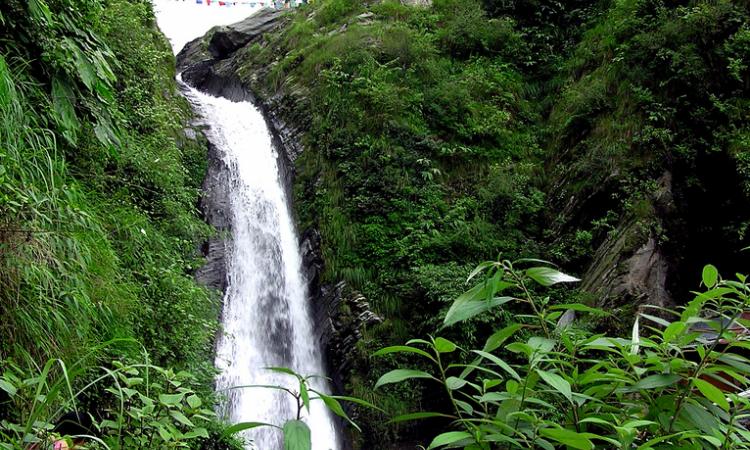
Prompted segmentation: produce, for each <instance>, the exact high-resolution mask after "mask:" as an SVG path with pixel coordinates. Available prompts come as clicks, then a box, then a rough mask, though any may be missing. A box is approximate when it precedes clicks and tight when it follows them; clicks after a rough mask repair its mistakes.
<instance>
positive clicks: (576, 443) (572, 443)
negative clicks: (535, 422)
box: [539, 428, 594, 450]
mask: <svg viewBox="0 0 750 450" xmlns="http://www.w3.org/2000/svg"><path fill="white" fill-rule="evenodd" d="M539 433H540V434H541V435H542V436H544V437H547V438H549V439H552V440H553V441H557V442H559V443H561V444H564V445H567V446H568V447H572V448H576V449H579V450H591V449H593V448H594V444H593V443H592V442H591V440H590V439H589V438H588V437H587V436H588V433H586V434H584V433H576V432H575V431H571V430H566V429H565V428H542V429H541V430H539Z"/></svg>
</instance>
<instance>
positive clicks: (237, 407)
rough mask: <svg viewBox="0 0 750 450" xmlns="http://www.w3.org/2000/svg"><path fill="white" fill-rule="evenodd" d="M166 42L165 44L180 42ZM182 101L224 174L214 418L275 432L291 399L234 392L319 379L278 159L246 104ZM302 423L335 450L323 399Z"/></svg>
mask: <svg viewBox="0 0 750 450" xmlns="http://www.w3.org/2000/svg"><path fill="white" fill-rule="evenodd" d="M157 6H158V3H157ZM156 10H157V17H158V19H159V23H160V26H161V27H162V29H163V30H165V31H167V30H169V29H180V30H181V32H182V33H184V30H185V28H186V27H185V24H186V23H185V18H184V17H183V18H180V19H179V20H180V22H181V24H182V26H181V27H170V26H165V24H164V23H163V22H164V21H169V20H170V19H173V17H171V16H169V15H167V14H159V11H160V10H159V9H158V8H157V9H156ZM187 23H188V24H189V19H188V21H187ZM166 25H169V24H166ZM203 31H204V30H201V29H196V30H195V32H196V33H201V32H203ZM169 37H171V38H173V42H174V40H175V39H183V38H182V37H177V38H175V37H173V36H169ZM183 93H184V94H185V96H186V97H187V98H188V100H189V101H190V103H191V104H192V105H193V108H194V109H195V111H196V113H197V114H198V115H199V116H201V117H202V118H203V120H204V122H205V123H206V125H208V128H207V130H206V136H207V138H208V139H209V140H210V141H211V143H212V144H213V145H214V146H215V147H216V148H217V150H218V153H219V154H220V155H221V156H222V157H223V159H224V163H225V166H226V167H227V170H228V171H229V173H228V179H229V180H230V186H229V189H228V190H229V197H230V198H229V203H230V210H231V224H232V227H231V228H232V229H231V239H229V243H228V251H227V281H228V287H227V290H226V292H225V295H224V307H223V313H222V329H223V332H222V333H221V335H220V337H219V340H218V343H217V354H216V367H217V368H218V369H219V370H220V371H221V373H220V375H219V377H218V379H217V389H218V390H219V392H220V393H225V394H226V401H225V402H223V404H222V405H220V406H219V408H218V409H219V413H220V415H221V416H222V417H223V418H225V419H226V420H227V421H229V422H230V423H237V422H266V423H270V424H273V425H277V426H282V425H283V423H284V422H285V421H286V420H289V419H294V418H296V416H297V406H296V401H295V400H294V398H293V397H292V396H290V395H289V394H288V393H286V392H282V391H279V390H273V389H268V388H237V387H238V386H247V385H276V386H284V387H287V388H289V389H291V390H294V391H297V390H299V384H298V382H297V380H296V379H295V378H294V377H291V376H289V375H286V374H280V373H275V372H273V371H269V370H267V369H266V368H267V367H287V368H290V369H292V370H294V371H295V372H297V373H299V374H302V375H323V374H324V369H323V364H322V358H321V349H320V348H319V346H318V343H317V341H316V339H315V337H314V334H313V329H312V328H313V327H312V325H311V320H312V319H311V314H310V311H309V308H308V305H307V303H306V298H307V293H306V281H305V279H304V276H303V275H302V273H301V257H300V253H299V245H298V239H297V235H296V231H295V229H294V223H293V221H292V217H291V213H290V209H289V204H288V199H287V198H286V192H285V189H284V185H283V182H282V177H281V175H280V172H279V167H278V164H277V162H278V154H277V152H276V149H275V148H274V145H273V141H272V138H271V135H270V133H269V130H268V128H267V125H266V122H265V120H264V117H263V115H262V114H261V112H260V111H259V110H258V109H257V108H256V107H255V106H254V105H253V104H252V103H249V102H232V101H230V100H227V99H225V98H219V97H214V96H211V95H207V94H205V93H202V92H199V91H197V90H195V89H193V88H191V87H189V86H184V89H183ZM312 384H313V387H314V388H316V389H318V390H322V391H325V390H326V389H327V386H326V385H327V383H326V382H325V381H321V380H320V379H316V380H314V381H313V383H312ZM302 420H303V421H305V422H306V423H307V424H308V426H309V427H310V429H311V435H312V448H313V450H339V443H338V438H337V434H336V431H335V426H334V422H333V419H332V417H331V414H330V412H329V411H328V410H327V409H326V408H325V406H324V405H323V403H322V401H320V400H318V401H313V402H312V404H311V409H310V412H309V413H308V412H307V411H305V410H303V413H302ZM246 433H247V434H246V437H247V438H249V439H250V440H252V442H251V443H249V444H248V446H247V448H248V449H257V450H282V449H283V436H282V433H281V431H280V430H278V429H276V428H270V427H263V428H256V429H253V430H249V431H248V432H246Z"/></svg>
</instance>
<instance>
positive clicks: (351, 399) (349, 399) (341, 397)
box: [315, 391, 385, 413]
mask: <svg viewBox="0 0 750 450" xmlns="http://www.w3.org/2000/svg"><path fill="white" fill-rule="evenodd" d="M315 393H316V394H317V393H318V392H317V391H315ZM330 397H331V398H335V399H336V400H342V401H345V402H352V403H356V404H357V405H362V406H366V407H367V408H372V409H376V410H378V411H380V412H383V413H384V412H385V411H383V410H382V409H381V408H379V407H377V406H375V405H373V404H372V403H370V402H368V401H366V400H362V399H361V398H356V397H347V396H345V395H331V396H330Z"/></svg>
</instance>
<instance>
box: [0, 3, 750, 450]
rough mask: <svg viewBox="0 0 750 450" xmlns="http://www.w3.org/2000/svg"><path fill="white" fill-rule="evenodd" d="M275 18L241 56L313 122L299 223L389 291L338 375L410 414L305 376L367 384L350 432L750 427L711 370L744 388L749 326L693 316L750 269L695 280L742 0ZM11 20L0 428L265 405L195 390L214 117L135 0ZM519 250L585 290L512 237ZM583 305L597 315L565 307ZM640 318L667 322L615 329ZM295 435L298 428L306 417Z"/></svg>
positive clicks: (456, 434) (213, 302) (749, 33)
mask: <svg viewBox="0 0 750 450" xmlns="http://www.w3.org/2000/svg"><path fill="white" fill-rule="evenodd" d="M285 20H286V22H285V24H284V26H283V27H282V28H281V29H278V30H275V31H273V32H271V33H269V34H268V35H266V36H265V37H264V39H262V40H261V41H260V42H256V43H255V44H253V45H252V46H249V47H247V48H245V49H242V50H241V51H240V52H239V54H238V56H237V57H236V60H235V61H234V62H235V63H236V64H237V67H239V69H238V76H239V77H240V78H241V79H242V80H243V81H244V82H246V83H247V84H248V85H249V86H251V87H252V88H253V89H254V91H255V93H256V94H258V96H259V97H260V98H261V99H274V101H276V100H279V99H282V100H281V101H287V104H285V106H289V108H290V112H291V113H292V117H295V118H297V119H300V118H301V120H298V122H299V123H297V125H298V126H299V127H300V128H301V130H302V131H303V144H304V147H305V151H304V152H303V153H302V155H301V156H300V157H299V158H298V159H297V161H296V162H295V164H296V174H297V177H296V180H295V186H294V191H295V201H296V209H297V212H298V219H299V222H300V225H301V226H300V228H301V229H304V228H316V229H318V230H319V231H320V233H321V236H322V253H323V258H324V261H325V273H324V274H323V277H322V278H323V280H322V281H323V282H331V283H333V282H337V281H339V280H344V281H346V282H347V284H348V285H349V289H354V290H357V291H360V292H362V293H363V294H364V295H365V296H366V298H367V299H368V301H369V302H370V304H371V305H372V307H373V309H374V310H375V312H376V313H377V314H378V315H379V316H380V317H381V318H382V319H383V320H382V322H381V323H379V324H378V325H375V326H373V327H371V328H370V329H367V330H364V331H363V336H362V339H361V340H360V341H359V343H358V347H357V351H356V354H354V355H351V361H350V362H351V363H352V365H351V370H350V372H349V374H348V377H347V379H346V380H344V381H345V383H346V389H347V391H348V393H349V394H351V395H353V396H354V397H358V398H363V399H365V400H362V401H354V403H358V404H359V405H363V406H367V405H371V404H375V405H378V406H379V407H382V408H383V409H384V410H386V411H387V412H388V413H389V414H394V415H396V416H398V417H397V418H396V419H394V420H393V421H391V422H386V419H385V417H386V416H385V415H383V414H381V411H379V410H378V409H377V408H370V407H366V408H358V409H356V410H354V411H350V410H346V412H345V411H344V408H343V407H342V406H341V405H340V404H339V400H346V401H353V400H352V399H351V398H349V397H335V396H326V395H325V394H320V393H313V397H310V392H311V391H310V390H309V388H308V386H307V378H304V377H300V376H298V375H296V374H293V373H292V374H290V376H296V377H297V378H298V379H299V382H300V388H299V390H298V391H289V393H290V394H291V395H293V396H295V398H296V399H297V402H298V405H299V408H300V410H301V409H302V408H305V407H308V405H309V402H310V401H311V400H313V399H316V396H317V399H319V400H320V401H323V402H324V403H326V405H327V406H328V407H329V408H330V409H331V410H333V411H334V412H336V413H337V414H339V415H342V416H345V417H347V418H348V415H347V414H350V413H352V412H353V413H354V414H352V417H353V419H355V420H356V421H357V423H359V424H360V425H361V426H362V433H361V434H360V435H358V436H357V437H356V440H355V445H356V446H357V447H358V448H364V449H386V448H391V447H392V446H394V445H396V444H397V443H406V442H429V441H430V440H431V439H433V438H434V433H432V432H431V431H430V429H429V428H427V427H424V426H420V425H418V424H415V422H413V421H411V420H406V419H420V418H421V419H429V420H430V422H428V423H430V424H432V425H433V426H434V427H438V428H444V429H446V430H448V429H451V430H453V431H450V432H447V433H446V434H442V435H440V436H439V437H438V438H434V439H435V440H434V441H433V445H432V447H439V446H445V445H454V446H463V447H465V448H467V449H472V450H473V449H489V448H497V447H500V446H507V447H541V448H562V447H564V446H568V447H571V448H592V447H593V446H597V447H607V448H610V447H616V448H626V447H627V448H630V447H632V446H634V445H635V446H641V447H642V448H659V447H661V448H674V447H679V448H704V447H715V448H733V447H742V446H744V445H746V444H744V443H743V442H742V440H747V439H748V436H747V434H746V433H747V432H746V430H744V429H743V428H742V426H741V425H740V423H741V420H740V419H742V418H743V413H742V410H741V409H740V407H741V406H742V405H744V403H745V400H743V399H742V398H740V397H738V396H737V395H734V394H732V393H721V392H719V393H717V391H716V388H715V387H713V385H711V384H710V383H708V381H710V379H711V377H714V380H715V379H716V376H717V374H718V373H719V372H721V373H724V374H726V375H728V376H729V377H730V378H731V380H730V379H729V378H726V377H724V376H722V377H723V378H724V381H727V382H728V383H735V384H737V385H738V386H744V385H746V383H747V379H746V378H747V372H748V367H750V366H748V365H747V364H748V362H747V361H746V360H745V358H744V357H743V356H742V355H739V354H738V353H737V352H738V351H739V349H742V348H744V347H746V345H745V343H744V342H743V341H742V339H741V336H737V335H735V334H734V333H733V332H732V331H730V330H727V329H726V328H725V326H724V325H720V326H719V328H718V329H717V330H715V331H716V332H717V333H718V334H719V335H721V336H722V337H723V338H724V339H725V340H726V341H727V343H726V344H722V345H725V347H723V348H722V349H720V350H719V349H717V347H716V342H718V340H714V341H713V342H714V343H713V344H710V343H706V342H703V341H701V337H700V336H699V333H696V332H694V329H695V328H694V327H695V326H696V325H700V324H703V325H704V326H707V327H709V328H710V327H712V326H714V325H715V323H719V322H716V321H715V319H716V318H719V317H725V318H728V319H735V318H737V316H738V313H739V312H740V310H741V309H742V308H743V307H744V306H743V305H744V304H745V303H746V302H747V295H748V287H747V285H746V283H745V279H744V278H743V277H741V276H738V281H728V280H720V279H719V278H718V276H717V275H716V273H717V270H716V269H714V268H712V266H709V268H707V269H705V270H704V277H703V284H704V285H705V287H706V288H707V289H708V290H707V291H706V292H703V293H700V294H697V295H693V294H691V293H690V292H691V291H692V290H693V289H695V288H696V287H697V283H695V282H694V280H693V279H692V276H693V274H695V273H697V272H698V270H699V269H700V268H701V267H703V266H704V264H705V263H706V262H708V261H713V262H715V263H716V264H717V266H718V267H719V269H721V272H722V273H734V272H738V271H739V272H742V271H743V270H745V269H746V267H745V265H744V261H743V258H741V256H740V255H741V254H740V253H738V252H739V249H741V248H743V247H746V246H748V244H749V242H748V240H750V236H748V232H747V231H748V226H750V225H749V224H750V210H749V209H748V208H747V207H746V206H747V204H748V201H750V156H748V155H750V148H749V146H750V138H748V136H750V129H749V128H748V127H749V126H750V125H748V124H750V120H749V119H750V117H749V116H748V111H750V81H749V80H750V62H749V61H748V55H750V25H749V23H750V10H749V7H748V3H747V2H737V1H729V0H717V1H711V2H708V1H699V0H695V1H688V0H680V1H668V0H622V1H609V0H602V1H597V2H595V1H591V0H576V1H569V2H557V1H552V0H535V1H531V2H529V1H514V0H509V1H502V2H500V1H494V0H485V1H483V2H480V1H478V0H435V1H434V3H433V4H432V5H431V6H428V7H413V6H406V5H403V4H402V3H401V2H400V1H396V0H382V1H378V2H371V3H369V2H368V3H365V2H358V1H355V0H322V1H318V2H315V3H314V4H311V5H306V6H303V7H301V8H300V9H299V10H296V11H295V12H292V13H290V14H289V15H287V17H286V19H285ZM0 31H1V33H0V317H2V318H3V320H2V322H0V342H2V345H1V346H0V374H1V375H0V438H1V440H2V441H3V442H1V443H0V446H2V447H3V448H10V449H21V448H24V447H26V445H27V444H29V443H30V442H32V441H34V440H35V439H42V440H44V439H46V437H47V435H48V434H49V432H50V430H49V428H50V423H51V422H52V421H54V419H55V417H57V416H58V415H59V414H60V412H62V411H64V410H67V409H71V408H75V407H77V406H81V407H82V408H83V409H86V407H87V406H90V405H94V404H95V405H96V410H97V413H98V416H97V417H95V420H96V424H97V426H98V427H99V430H98V431H99V433H100V436H101V440H102V442H101V443H102V444H105V445H106V446H108V447H109V448H175V447H193V448H198V447H200V448H207V449H208V448H212V449H213V448H216V449H223V448H236V447H237V446H238V445H239V444H238V443H237V442H234V441H232V440H231V439H229V438H227V437H226V435H227V434H228V433H229V432H232V431H238V430H241V429H246V428H249V427H252V426H260V425H262V424H240V425H238V426H237V427H235V428H233V429H231V428H230V429H229V430H225V429H222V425H220V424H217V423H215V422H216V421H215V417H214V416H213V414H212V413H211V411H210V409H211V408H209V407H207V405H208V404H209V402H211V401H213V400H214V399H213V393H212V392H211V390H212V379H213V376H214V369H213V367H212V364H211V360H212V355H211V354H212V341H213V337H214V334H215V332H216V330H217V321H216V319H217V315H218V311H219V304H218V297H217V295H216V294H215V293H212V292H210V291H208V290H207V289H205V288H203V287H200V286H199V285H197V284H196V283H195V281H194V280H193V278H192V273H193V271H194V270H195V268H196V267H197V266H198V265H200V264H201V260H200V257H199V254H198V252H197V248H198V247H199V244H200V243H201V242H202V241H204V240H205V238H206V237H207V236H209V235H210V233H211V230H210V229H209V227H207V226H206V225H205V224H204V223H202V222H201V221H200V220H199V218H198V215H197V211H196V202H197V198H198V193H199V192H198V190H199V187H200V182H201V180H202V177H203V174H204V171H205V143H204V142H202V141H201V139H202V138H201V137H200V136H198V137H197V138H196V139H192V138H187V137H186V136H187V135H188V134H186V133H185V131H184V127H186V124H187V123H188V121H189V118H190V111H189V108H188V105H187V104H186V102H185V101H184V100H183V99H181V97H180V96H179V95H178V94H177V92H176V87H175V83H174V79H173V78H174V71H173V67H174V59H173V57H172V55H171V52H170V51H169V47H168V45H167V43H166V42H165V40H164V38H163V36H161V35H160V34H159V33H158V31H157V30H156V28H155V26H154V19H153V11H152V9H151V5H150V3H149V2H148V1H147V0H135V1H126V0H85V1H82V2H74V1H72V0H29V1H26V0H9V1H7V2H5V3H4V4H3V9H2V11H0ZM639 250H643V251H641V252H640V253H639ZM648 252H651V253H648ZM644 254H646V255H647V256H648V258H645V259H648V261H646V263H643V261H641V260H639V259H638V258H635V257H634V256H637V255H644ZM498 255H501V258H500V259H501V261H500V262H498V263H488V264H484V265H482V266H480V268H481V269H480V271H485V272H487V280H488V281H483V282H482V283H480V284H479V285H477V286H476V287H475V288H473V289H472V290H470V291H469V292H468V293H464V294H462V293H463V291H464V290H465V287H464V284H463V278H464V276H465V274H466V273H467V272H469V271H470V270H471V268H472V267H473V266H475V264H476V263H477V262H478V261H484V260H493V259H497V258H498ZM529 257H543V258H547V259H550V260H554V261H556V262H558V263H560V264H561V265H563V266H564V267H565V268H566V270H568V271H570V272H571V273H575V274H577V275H578V276H580V277H581V278H582V279H583V283H581V285H582V286H583V288H580V289H579V288H577V285H576V284H572V285H560V284H558V283H556V282H557V281H572V277H567V276H564V275H562V274H560V273H559V272H557V271H556V270H554V269H550V268H532V269H526V270H520V269H519V268H518V267H526V266H525V265H524V264H527V265H528V260H527V262H526V263H521V264H520V265H519V264H511V263H509V262H508V261H513V260H523V258H529ZM534 264H536V263H534ZM639 264H640V265H639ZM644 264H645V265H644ZM644 273H645V274H646V276H644V277H642V278H641V279H639V280H637V281H636V282H633V283H631V284H627V282H628V281H629V280H632V279H637V278H638V277H637V276H636V275H639V276H640V275H642V274H644ZM612 274H614V275H612ZM475 276H476V274H475ZM550 277H552V278H550ZM643 280H645V281H643ZM530 281H534V282H535V283H530ZM553 281H555V283H553ZM539 285H541V286H539ZM545 288H546V289H545ZM657 291H658V292H659V293H660V298H658V299H656V298H647V297H648V296H649V295H651V294H653V293H654V292H657ZM498 293H502V295H503V296H499V297H498V296H496V294H498ZM506 293H508V295H506ZM456 298H458V300H456V301H455V302H454V299H456ZM693 298H694V299H693ZM690 299H693V300H690ZM656 300H658V301H660V302H662V303H664V304H666V306H667V308H666V309H665V310H664V311H662V313H661V314H662V315H658V317H657V315H653V314H652V315H650V316H649V315H643V314H641V315H640V316H638V315H637V314H635V312H637V311H639V307H640V308H641V311H642V305H643V304H644V303H648V302H649V301H656ZM661 306H664V305H661ZM599 307H602V308H601V309H600V308H599ZM566 309H572V310H574V311H577V312H578V313H579V315H581V314H582V315H583V320H579V321H578V322H574V324H573V325H571V326H569V327H564V328H558V327H556V323H555V322H556V320H557V319H558V318H559V317H560V316H561V314H562V312H563V311H564V310H566ZM603 309H604V310H606V312H604V311H602V310H603ZM668 315H670V317H669V319H673V318H674V317H676V318H677V320H675V321H673V322H668V321H667V320H666V319H665V318H666V317H667V316H668ZM623 317H624V318H627V320H623ZM635 317H641V318H648V319H649V320H651V321H652V322H655V323H656V324H657V325H659V327H648V328H647V327H644V326H642V325H643V324H641V326H640V327H638V326H636V327H635V328H633V329H634V330H639V331H638V332H635V333H633V335H632V336H631V337H630V338H628V339H625V338H622V337H611V336H621V335H622V331H623V330H624V329H631V326H632V325H633V324H632V323H630V322H629V321H630V320H631V318H633V319H632V320H635ZM441 318H444V319H443V320H442V321H441ZM639 320H641V319H639ZM636 325H638V322H636ZM438 330H439V331H438ZM498 330H499V331H498ZM436 332H438V333H439V335H440V337H435V338H431V339H430V340H414V341H409V343H408V344H406V345H400V344H401V343H402V342H405V341H408V340H409V339H412V338H415V337H419V336H426V335H429V334H431V333H432V334H433V335H434V334H435V333H436ZM640 332H644V335H643V336H641V335H640V334H639V333H640ZM384 347H385V348H384ZM383 348H384V349H383ZM471 348H482V350H477V351H464V350H463V349H471ZM379 349H382V350H379ZM373 353H374V354H376V355H377V357H375V358H371V355H372V354H373ZM406 367H409V369H406ZM436 368H437V371H435V369H436ZM277 370H282V371H283V370H284V369H277ZM191 374H192V375H191ZM383 374H385V375H383ZM412 378H424V379H431V380H436V381H438V382H439V383H440V384H441V385H442V386H443V387H444V389H441V390H437V391H436V390H434V389H432V388H430V387H428V386H427V385H426V384H423V383H415V382H413V380H411V379H412ZM378 380H379V381H378ZM406 380H411V381H409V382H407V383H401V382H402V381H406ZM374 385H378V387H379V388H378V389H377V390H375V391H373V390H372V386H374ZM383 385H387V386H384V387H383V388H382V389H381V388H380V386H383ZM436 392H437V393H436ZM417 411H434V413H433V412H417ZM243 427H244V428H243ZM285 434H286V435H287V436H296V438H294V439H293V438H292V437H289V439H290V441H289V443H288V445H289V446H292V445H293V443H296V444H294V445H297V444H299V443H302V444H304V443H305V442H307V440H309V430H308V429H307V427H306V426H305V425H304V424H303V423H301V422H299V421H297V420H295V419H294V418H292V420H291V421H290V422H289V425H288V428H287V427H285ZM6 442H7V443H6ZM304 446H305V445H303V447H304Z"/></svg>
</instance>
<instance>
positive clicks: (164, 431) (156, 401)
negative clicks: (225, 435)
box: [0, 358, 217, 450]
mask: <svg viewBox="0 0 750 450" xmlns="http://www.w3.org/2000/svg"><path fill="white" fill-rule="evenodd" d="M0 367H2V368H3V369H4V372H3V373H2V375H1V376H0V391H3V392H2V393H3V394H4V395H5V396H6V397H7V400H3V399H2V397H0V404H2V406H3V407H8V408H12V411H13V416H12V417H10V418H5V419H3V420H2V421H0V438H2V442H3V443H0V448H3V449H8V450H11V449H22V448H26V446H27V445H30V444H34V443H44V442H49V441H50V440H51V439H59V438H63V437H65V436H59V435H56V434H55V433H54V431H53V427H54V423H55V420H56V418H57V417H59V416H60V415H61V414H62V413H64V412H66V411H77V413H78V414H79V415H90V417H91V418H92V419H93V427H94V429H92V430H91V433H89V434H87V435H85V436H81V437H85V438H86V439H87V441H89V442H90V444H91V445H92V446H93V447H92V448H99V447H101V448H106V449H130V448H152V449H166V448H190V447H191V445H190V444H191V442H194V441H197V440H204V441H205V440H209V439H210V435H209V431H208V428H209V427H210V428H216V427H217V419H216V415H215V413H214V412H213V410H212V408H211V406H210V405H206V404H204V402H203V400H202V399H201V398H200V396H199V395H198V394H197V393H196V392H195V390H194V387H195V385H196V378H195V377H194V376H193V375H192V374H190V373H188V372H184V371H182V372H174V371H173V370H170V369H164V368H161V367H158V366H155V365H153V364H150V363H149V362H148V358H146V360H145V362H143V363H124V362H121V361H113V362H112V364H111V366H110V367H101V368H100V371H99V375H97V376H94V377H93V378H92V377H89V376H87V375H88V374H87V372H89V371H90V369H88V368H87V367H86V365H85V364H80V363H79V364H74V365H72V366H66V365H65V363H64V362H63V361H62V360H59V359H56V360H50V361H48V362H47V364H45V366H44V367H42V368H41V369H40V371H39V372H37V373H28V372H26V371H24V370H23V369H22V368H20V367H19V366H17V365H15V364H13V363H12V362H10V361H2V365H0ZM94 398H96V400H94ZM92 403H93V404H92ZM75 437H78V436H67V438H75Z"/></svg>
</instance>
